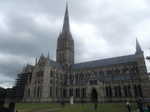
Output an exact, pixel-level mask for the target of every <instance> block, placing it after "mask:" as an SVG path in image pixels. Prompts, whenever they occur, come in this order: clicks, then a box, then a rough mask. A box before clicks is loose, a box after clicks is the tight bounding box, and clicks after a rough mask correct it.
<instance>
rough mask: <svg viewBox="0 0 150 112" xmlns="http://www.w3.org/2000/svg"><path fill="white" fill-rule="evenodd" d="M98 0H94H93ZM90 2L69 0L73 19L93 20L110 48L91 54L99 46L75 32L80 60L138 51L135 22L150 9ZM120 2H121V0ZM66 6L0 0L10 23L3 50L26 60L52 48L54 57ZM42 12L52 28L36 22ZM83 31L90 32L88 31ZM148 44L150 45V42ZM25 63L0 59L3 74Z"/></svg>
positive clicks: (60, 1)
mask: <svg viewBox="0 0 150 112" xmlns="http://www.w3.org/2000/svg"><path fill="white" fill-rule="evenodd" d="M87 1H88V2H87ZM97 1H98V0H95V1H94V0H93V1H92V2H93V3H94V2H97ZM135 2H136V1H135ZM90 3H91V0H72V1H69V12H70V19H71V20H70V21H71V22H73V21H76V23H78V24H81V25H82V23H85V24H92V25H93V26H94V27H95V28H96V29H97V31H98V33H97V34H96V37H95V38H97V39H99V38H102V39H104V40H105V41H106V42H107V44H108V49H107V50H108V51H107V52H106V53H103V52H102V51H101V49H102V48H98V49H97V53H96V52H94V55H93V54H89V52H88V49H89V48H91V47H95V46H90V44H91V43H90V42H89V46H86V45H85V43H84V42H83V41H82V39H83V38H82V37H81V39H77V38H78V37H76V36H80V34H78V35H75V34H74V33H73V32H72V33H73V34H74V35H73V37H74V39H75V47H76V48H75V49H76V60H77V61H86V60H92V59H95V58H96V57H97V58H104V57H114V56H117V55H125V54H129V53H134V52H135V51H134V50H135V49H134V48H135V37H136V36H137V35H135V33H136V27H135V26H137V25H138V24H140V23H141V22H143V21H144V20H145V19H149V18H150V16H149V10H145V9H140V8H139V9H138V8H132V7H130V8H128V7H126V5H125V6H124V7H122V9H121V10H116V9H115V5H114V4H112V3H109V1H107V0H105V1H101V2H100V3H99V4H90ZM115 3H117V0H116V2H115ZM118 3H120V2H119V1H118ZM96 5H97V6H96ZM118 6H119V4H118ZM64 10H65V0H44V1H41V0H13V1H7V0H5V1H0V13H2V14H4V16H5V20H4V22H5V24H6V26H7V27H8V31H6V32H4V31H3V30H0V54H11V55H17V56H19V57H22V59H23V60H25V57H28V58H35V57H37V56H38V57H39V55H40V54H41V53H42V52H43V53H44V54H47V53H48V52H50V55H51V57H52V58H53V59H54V57H55V53H56V41H57V36H58V34H59V31H60V30H61V25H62V23H61V25H60V26H58V28H57V29H56V28H53V27H54V26H53V25H54V22H56V21H57V20H61V22H63V15H64ZM40 15H43V16H44V17H46V18H47V19H48V20H49V22H50V23H51V24H52V27H51V28H50V29H49V27H47V26H40V24H39V23H37V22H35V18H36V17H37V16H40ZM51 17H52V19H50V18H51ZM39 22H40V21H39ZM41 24H42V21H41ZM48 25H49V24H48ZM89 32H90V31H89ZM81 33H82V35H84V34H85V36H87V35H86V33H87V32H81ZM85 38H86V37H85ZM91 38H92V37H91ZM140 43H142V42H140ZM120 46H121V47H120ZM142 46H143V45H142ZM144 46H146V47H148V46H149V45H144ZM85 47H86V48H85ZM146 47H144V50H145V49H146ZM85 56H86V57H88V58H89V59H87V58H85ZM28 58H27V59H28ZM29 61H30V60H29ZM30 63H32V62H30ZM23 65H24V63H23V62H21V61H20V60H19V61H17V60H16V63H15V62H14V61H10V62H9V63H3V62H2V61H1V60H0V71H1V74H5V75H6V76H9V77H12V78H15V77H16V74H17V70H19V69H21V66H23ZM12 74H13V75H12Z"/></svg>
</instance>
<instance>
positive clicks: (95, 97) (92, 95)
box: [91, 88, 98, 103]
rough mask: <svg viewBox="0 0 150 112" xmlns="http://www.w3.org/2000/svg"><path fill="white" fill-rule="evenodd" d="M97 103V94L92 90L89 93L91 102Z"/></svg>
mask: <svg viewBox="0 0 150 112" xmlns="http://www.w3.org/2000/svg"><path fill="white" fill-rule="evenodd" d="M97 101H98V94H97V91H96V89H95V88H93V89H92V91H91V102H93V103H97Z"/></svg>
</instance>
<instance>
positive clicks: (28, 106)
mask: <svg viewBox="0 0 150 112" xmlns="http://www.w3.org/2000/svg"><path fill="white" fill-rule="evenodd" d="M53 108H60V105H58V104H48V103H18V104H16V110H18V112H36V111H40V110H45V109H53Z"/></svg>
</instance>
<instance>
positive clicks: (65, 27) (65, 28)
mask: <svg viewBox="0 0 150 112" xmlns="http://www.w3.org/2000/svg"><path fill="white" fill-rule="evenodd" d="M65 32H70V25H69V12H68V3H67V2H66V11H65V16H64V23H63V29H62V33H65Z"/></svg>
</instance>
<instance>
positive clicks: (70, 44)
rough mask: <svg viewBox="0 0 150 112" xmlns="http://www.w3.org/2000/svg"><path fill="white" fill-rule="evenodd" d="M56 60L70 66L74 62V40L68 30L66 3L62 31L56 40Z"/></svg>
mask: <svg viewBox="0 0 150 112" xmlns="http://www.w3.org/2000/svg"><path fill="white" fill-rule="evenodd" d="M56 61H57V62H58V63H60V64H62V65H63V66H70V65H72V64H74V40H73V38H72V34H71V32H70V26H69V11H68V4H67V3H66V11H65V16H64V22H63V29H62V32H61V33H60V34H59V37H58V40H57V52H56ZM65 68H66V67H65Z"/></svg>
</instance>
